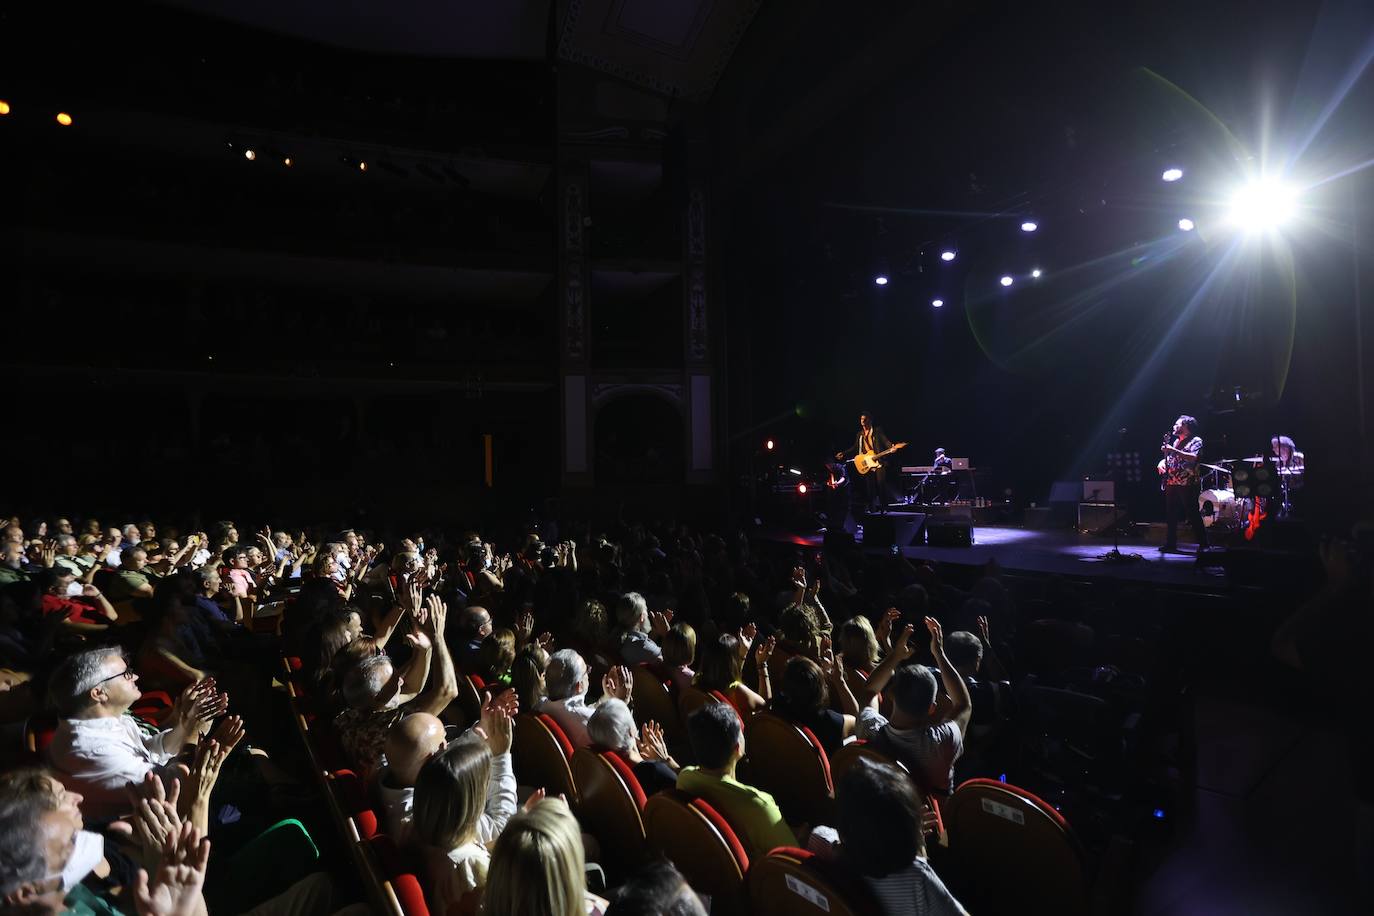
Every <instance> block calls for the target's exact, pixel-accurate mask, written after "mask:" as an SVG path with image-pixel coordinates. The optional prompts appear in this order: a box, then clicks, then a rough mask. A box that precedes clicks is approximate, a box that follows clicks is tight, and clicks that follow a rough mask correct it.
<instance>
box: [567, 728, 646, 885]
mask: <svg viewBox="0 0 1374 916" xmlns="http://www.w3.org/2000/svg"><path fill="white" fill-rule="evenodd" d="M572 772H573V780H574V781H575V782H576V783H577V794H578V798H579V807H578V809H577V817H578V820H579V821H581V823H582V828H583V829H584V830H586V831H587V832H588V833H590V834H591V835H592V836H594V837H596V838H597V840H599V841H600V843H601V849H602V854H603V858H604V859H605V860H606V861H603V862H602V863H601V864H602V865H603V866H605V867H606V869H607V871H608V872H610V874H611V876H612V878H616V877H618V876H621V875H626V874H628V873H629V872H630V871H632V870H633V869H634V868H635V866H637V865H639V864H640V862H642V861H643V859H644V848H645V843H644V818H643V814H642V812H643V810H644V805H645V804H646V802H647V801H648V799H646V798H645V797H644V789H643V787H641V786H640V784H639V780H638V779H636V778H635V774H634V771H633V770H632V769H631V768H630V766H629V764H628V763H626V762H625V761H624V760H623V759H622V758H621V757H620V755H618V754H616V753H614V752H612V751H597V750H594V749H592V748H578V749H577V750H576V751H574V752H573V757H572Z"/></svg>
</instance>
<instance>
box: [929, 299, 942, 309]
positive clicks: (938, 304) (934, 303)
mask: <svg viewBox="0 0 1374 916" xmlns="http://www.w3.org/2000/svg"><path fill="white" fill-rule="evenodd" d="M944 304H945V300H943V299H932V300H930V305H931V307H932V308H937V309H938V308H943V307H944Z"/></svg>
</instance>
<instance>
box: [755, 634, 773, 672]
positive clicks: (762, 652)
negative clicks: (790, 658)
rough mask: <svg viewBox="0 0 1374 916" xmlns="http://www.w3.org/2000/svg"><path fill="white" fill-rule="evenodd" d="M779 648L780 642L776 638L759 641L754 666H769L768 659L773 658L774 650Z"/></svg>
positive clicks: (771, 637)
mask: <svg viewBox="0 0 1374 916" xmlns="http://www.w3.org/2000/svg"><path fill="white" fill-rule="evenodd" d="M777 647H778V640H777V637H775V636H770V637H768V638H767V639H761V640H759V642H758V645H757V646H756V647H755V648H754V664H756V665H757V666H758V667H759V668H763V667H764V666H765V665H767V664H768V659H769V658H771V657H772V655H773V650H774V649H776V648H777Z"/></svg>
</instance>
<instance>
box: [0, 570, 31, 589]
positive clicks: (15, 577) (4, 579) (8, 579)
mask: <svg viewBox="0 0 1374 916" xmlns="http://www.w3.org/2000/svg"><path fill="white" fill-rule="evenodd" d="M27 581H29V577H28V576H26V575H24V571H23V570H20V569H11V568H10V567H8V566H0V585H13V584H14V583H16V582H27Z"/></svg>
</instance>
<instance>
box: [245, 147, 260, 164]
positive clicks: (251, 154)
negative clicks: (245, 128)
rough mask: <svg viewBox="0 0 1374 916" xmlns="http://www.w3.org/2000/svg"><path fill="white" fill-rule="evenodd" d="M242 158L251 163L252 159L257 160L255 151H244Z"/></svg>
mask: <svg viewBox="0 0 1374 916" xmlns="http://www.w3.org/2000/svg"><path fill="white" fill-rule="evenodd" d="M243 158H245V159H247V160H248V161H249V162H252V161H253V160H254V159H256V158H258V154H257V151H256V150H251V149H246V150H244V151H243Z"/></svg>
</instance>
